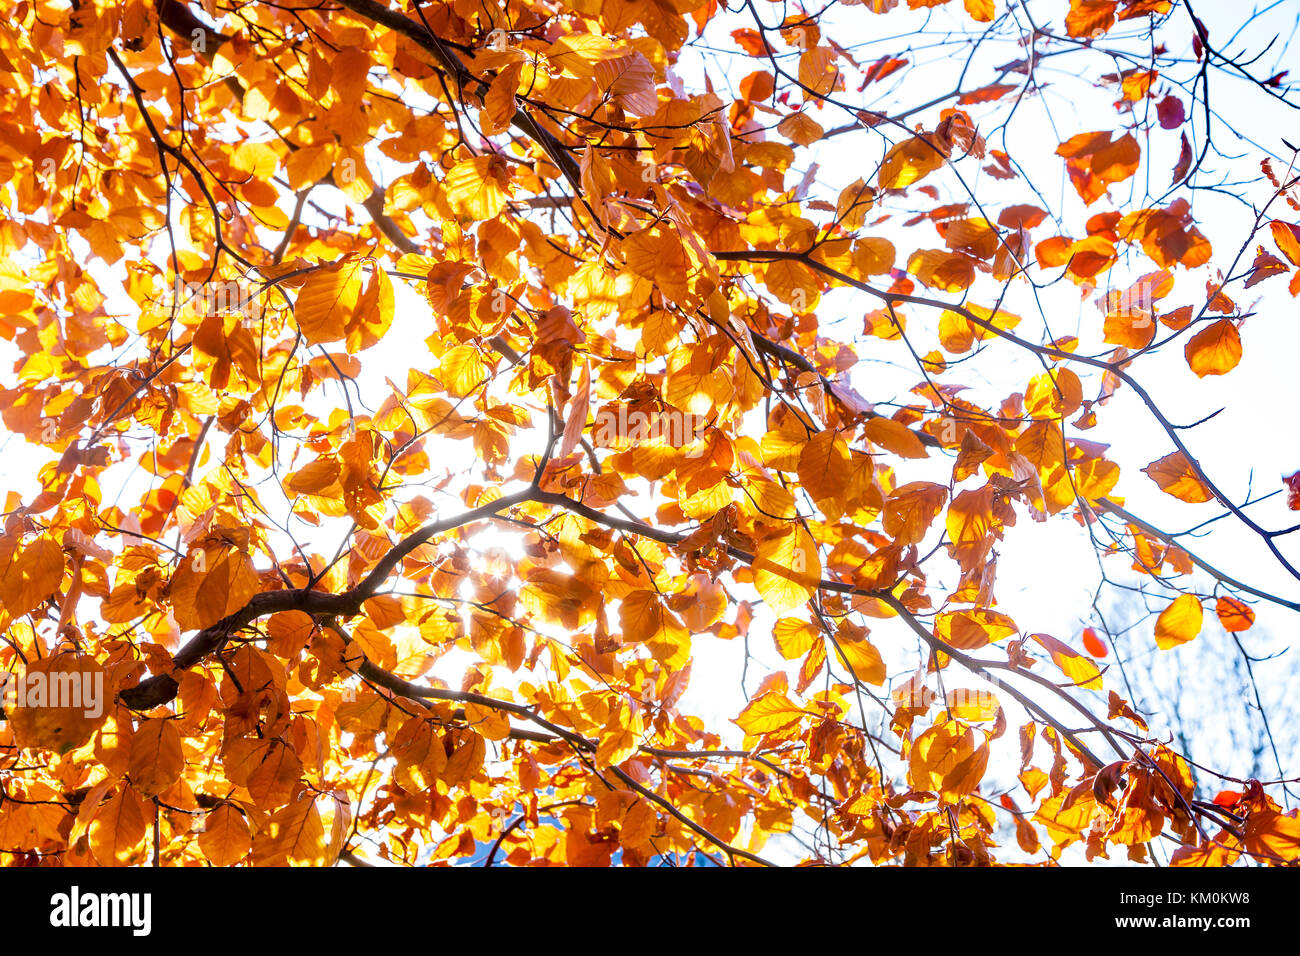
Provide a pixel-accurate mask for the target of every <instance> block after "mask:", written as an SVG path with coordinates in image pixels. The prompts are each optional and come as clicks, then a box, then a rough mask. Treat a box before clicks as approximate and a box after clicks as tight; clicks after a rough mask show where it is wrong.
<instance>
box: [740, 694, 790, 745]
mask: <svg viewBox="0 0 1300 956" xmlns="http://www.w3.org/2000/svg"><path fill="white" fill-rule="evenodd" d="M804 716H805V715H804V711H803V710H802V709H801V708H800V707H799V706H798V705H796V704H795V703H794V702H793V701H791V700H790V698H788V697H786V696H785V694H782V693H779V692H777V691H774V690H770V691H768V692H767V693H765V694H760V695H759V696H757V697H755V698H754V699H753V700H751V701H750V702H749V704H748V706H746V707H745V709H744V710H742V711H741V712H740V716H738V717H736V718H735V720H733V721H732V723H734V724H738V725H739V726H740V728H741V729H742V730H743V731H745V733H747V734H751V735H753V736H755V737H759V736H762V735H763V734H770V733H775V732H776V731H778V730H782V729H783V728H786V727H790V726H792V725H793V724H797V723H798V722H799V721H801V720H802V719H803V718H804Z"/></svg>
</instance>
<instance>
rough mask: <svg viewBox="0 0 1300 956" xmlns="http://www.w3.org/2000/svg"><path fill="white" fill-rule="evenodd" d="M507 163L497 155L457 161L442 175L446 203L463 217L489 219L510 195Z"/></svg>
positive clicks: (504, 205)
mask: <svg viewBox="0 0 1300 956" xmlns="http://www.w3.org/2000/svg"><path fill="white" fill-rule="evenodd" d="M509 184H510V167H509V166H508V165H507V163H506V161H505V160H504V159H502V158H501V157H499V156H496V155H487V156H475V157H473V158H472V159H466V160H464V161H462V162H459V163H457V164H456V165H455V166H453V167H452V168H451V169H450V170H448V172H447V175H446V178H444V179H443V181H442V185H443V189H444V190H446V195H447V203H448V205H450V206H451V208H452V211H453V212H455V214H456V216H457V217H458V218H460V219H463V220H470V219H472V220H475V221H482V220H484V219H491V218H492V217H494V216H496V215H497V214H498V213H500V212H501V210H502V209H504V208H505V207H506V200H507V199H509V198H510V194H509V192H508V188H509Z"/></svg>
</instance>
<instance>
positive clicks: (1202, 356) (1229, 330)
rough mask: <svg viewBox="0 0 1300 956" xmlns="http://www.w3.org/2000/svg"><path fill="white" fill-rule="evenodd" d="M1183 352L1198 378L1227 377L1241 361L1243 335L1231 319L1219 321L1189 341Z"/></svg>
mask: <svg viewBox="0 0 1300 956" xmlns="http://www.w3.org/2000/svg"><path fill="white" fill-rule="evenodd" d="M1183 351H1184V353H1185V354H1186V356H1187V364H1188V365H1189V366H1191V369H1192V371H1193V372H1195V373H1196V374H1197V376H1198V377H1200V378H1204V377H1205V376H1207V375H1226V374H1227V373H1228V372H1231V371H1232V370H1233V369H1234V368H1236V367H1237V363H1238V362H1240V361H1241V334H1240V333H1239V332H1238V331H1237V326H1236V325H1235V324H1234V323H1233V322H1232V320H1231V319H1219V321H1217V322H1215V323H1214V324H1212V325H1209V326H1207V327H1206V328H1204V329H1202V330H1201V331H1200V332H1197V333H1196V334H1195V335H1194V336H1192V337H1191V338H1190V339H1188V341H1187V345H1186V346H1185V347H1184V350H1183Z"/></svg>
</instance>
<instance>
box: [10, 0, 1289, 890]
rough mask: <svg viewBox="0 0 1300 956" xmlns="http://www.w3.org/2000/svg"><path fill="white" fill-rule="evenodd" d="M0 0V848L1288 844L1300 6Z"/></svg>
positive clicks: (641, 855)
mask: <svg viewBox="0 0 1300 956" xmlns="http://www.w3.org/2000/svg"><path fill="white" fill-rule="evenodd" d="M1204 6H1206V7H1209V6H1210V5H1209V4H1205V5H1204ZM1232 6H1233V7H1237V6H1239V5H1232ZM7 9H8V10H9V15H8V16H7V17H5V18H4V19H3V21H0V84H3V87H4V88H5V90H6V91H7V92H6V93H5V94H4V98H3V101H2V102H3V112H2V113H0V212H2V215H0V253H3V256H4V258H3V265H2V268H0V334H2V335H3V337H4V339H5V343H6V344H5V345H4V346H3V348H4V349H5V357H6V359H7V360H8V359H12V365H7V366H6V371H5V372H4V374H3V378H2V379H0V385H3V394H2V395H0V405H3V410H2V414H3V422H4V426H5V429H6V430H7V432H9V433H10V435H11V440H10V441H9V442H8V443H7V444H6V445H5V452H4V455H5V458H6V461H5V468H6V473H7V474H9V475H11V476H15V475H17V476H19V477H18V478H14V479H13V486H12V487H11V489H10V490H9V491H8V492H7V497H6V500H5V502H4V509H3V510H4V528H3V536H2V537H0V568H2V569H3V578H2V579H0V628H2V629H3V644H2V645H0V664H3V669H4V671H6V672H8V673H9V674H10V675H11V678H10V679H9V680H8V690H9V691H18V690H20V691H21V692H22V693H20V694H19V693H9V694H7V695H6V697H5V699H4V701H3V706H4V708H5V717H6V718H7V720H6V722H5V723H4V724H3V725H0V860H2V861H4V862H7V863H19V864H27V865H102V866H111V865H130V864H145V863H149V862H154V863H159V864H162V865H201V864H203V863H205V862H207V863H211V864H215V865H221V866H225V865H235V864H254V865H277V864H286V863H293V864H303V865H330V864H333V863H336V862H339V861H344V862H351V863H355V864H362V863H376V862H393V863H399V864H407V865H413V864H425V863H431V862H438V863H444V862H446V863H469V862H473V863H481V864H487V865H505V864H509V865H520V866H525V865H594V866H605V865H611V864H613V865H657V864H662V863H674V864H700V865H716V864H723V865H764V864H791V863H798V862H803V863H820V864H849V863H871V864H907V865H931V866H933V865H938V866H949V865H951V866H967V865H985V864H990V863H1033V864H1039V865H1052V864H1054V863H1057V862H1084V861H1093V860H1098V859H1101V858H1108V859H1112V860H1122V861H1133V862H1138V863H1145V862H1152V861H1155V862H1172V863H1173V864H1175V865H1186V866H1221V865H1228V864H1233V863H1266V864H1293V865H1294V864H1295V863H1296V861H1297V860H1300V818H1298V817H1297V810H1296V809H1295V807H1296V806H1297V804H1296V803H1295V801H1294V799H1293V797H1292V794H1291V792H1290V790H1289V789H1288V788H1289V785H1290V784H1291V783H1292V782H1294V780H1295V779H1296V776H1295V775H1296V773H1297V769H1296V767H1295V766H1294V758H1295V755H1294V754H1289V753H1281V754H1279V753H1277V751H1276V747H1275V748H1274V751H1273V758H1275V762H1276V764H1277V771H1278V772H1277V775H1276V777H1275V778H1273V779H1267V780H1260V779H1255V778H1253V777H1252V778H1243V777H1234V776H1233V772H1232V768H1231V767H1230V766H1227V765H1224V766H1204V765H1201V764H1199V763H1193V762H1192V761H1191V760H1189V757H1188V754H1187V753H1185V752H1183V751H1182V750H1181V749H1180V747H1179V745H1178V742H1177V741H1176V740H1174V739H1171V738H1170V737H1169V736H1166V735H1162V734H1161V733H1160V732H1159V729H1158V727H1157V726H1156V723H1155V721H1154V720H1153V716H1152V714H1150V713H1144V712H1140V711H1139V710H1137V709H1135V708H1134V707H1133V706H1131V703H1130V701H1131V699H1132V696H1133V695H1132V693H1131V692H1130V691H1129V690H1128V689H1127V688H1126V684H1125V681H1126V677H1125V676H1124V674H1123V662H1124V660H1125V658H1126V656H1128V655H1133V654H1136V653H1142V654H1148V653H1149V654H1151V655H1154V658H1153V664H1152V666H1153V667H1158V668H1177V667H1178V666H1179V656H1178V655H1179V651H1178V648H1179V647H1180V646H1181V645H1184V644H1186V643H1187V642H1190V641H1193V640H1194V639H1195V638H1196V637H1197V636H1198V634H1200V633H1201V632H1202V631H1203V630H1206V629H1210V628H1216V629H1221V630H1223V631H1226V632H1227V633H1228V634H1229V635H1230V636H1231V638H1232V642H1233V643H1234V645H1235V647H1236V649H1237V650H1239V651H1240V653H1241V655H1242V662H1243V663H1244V666H1245V670H1246V671H1247V672H1248V673H1249V675H1250V680H1252V681H1253V680H1255V679H1256V677H1257V671H1258V668H1256V669H1252V663H1254V662H1256V661H1257V660H1258V657H1259V656H1260V654H1261V653H1262V651H1261V649H1262V648H1263V647H1264V645H1263V644H1262V643H1261V644H1252V643H1251V642H1252V641H1263V640H1264V638H1263V637H1262V636H1260V635H1261V633H1262V631H1263V630H1264V628H1263V615H1264V614H1265V609H1268V613H1269V614H1273V615H1277V616H1276V617H1273V618H1270V619H1269V620H1271V621H1278V622H1281V623H1282V624H1283V625H1287V624H1289V625H1290V626H1294V617H1292V616H1291V615H1294V613H1295V612H1296V611H1297V610H1300V602H1298V601H1297V600H1296V599H1294V598H1293V597H1292V596H1294V595H1300V570H1298V566H1300V552H1297V551H1296V550H1295V549H1294V547H1293V537H1294V536H1292V537H1288V535H1289V534H1291V533H1292V532H1296V531H1297V530H1300V525H1298V524H1297V523H1296V518H1295V514H1294V512H1295V511H1297V510H1300V473H1296V474H1292V475H1291V476H1290V477H1289V478H1287V477H1284V476H1282V475H1278V474H1276V473H1273V472H1269V473H1254V472H1253V470H1252V460H1251V456H1252V450H1251V449H1250V448H1249V447H1246V446H1243V447H1240V448H1236V449H1233V450H1232V452H1231V454H1226V455H1225V454H1220V453H1219V452H1220V451H1221V449H1217V448H1216V447H1214V446H1213V444H1212V442H1211V441H1207V440H1206V439H1205V437H1204V436H1205V435H1206V434H1207V432H1206V429H1209V428H1213V427H1215V425H1214V421H1213V419H1214V418H1215V416H1216V415H1217V414H1218V412H1216V411H1215V409H1216V408H1227V409H1229V411H1228V412H1227V413H1226V414H1227V415H1231V414H1232V413H1233V412H1232V410H1233V409H1236V408H1237V407H1238V405H1239V404H1240V403H1241V402H1242V401H1248V402H1249V401H1253V399H1244V398H1243V396H1245V395H1247V394H1248V393H1247V392H1246V391H1243V390H1244V389H1248V388H1255V389H1257V390H1258V389H1268V390H1271V391H1269V392H1268V394H1269V395H1271V398H1272V405H1271V410H1270V411H1268V412H1258V410H1256V413H1257V414H1263V415H1270V414H1272V415H1278V416H1281V415H1285V414H1286V413H1285V412H1284V409H1285V408H1286V407H1289V397H1288V396H1287V395H1286V394H1285V393H1286V392H1288V391H1289V386H1290V384H1291V383H1290V382H1289V381H1287V380H1285V378H1284V377H1283V376H1282V375H1275V376H1272V377H1268V376H1261V375H1259V373H1258V372H1254V373H1252V372H1249V371H1248V367H1249V362H1251V361H1254V360H1256V359H1257V360H1258V361H1260V362H1264V361H1265V360H1266V359H1267V358H1268V354H1267V353H1268V352H1269V348H1268V347H1267V346H1264V347H1261V349H1260V351H1259V352H1257V353H1256V355H1254V356H1252V354H1251V345H1252V342H1253V341H1256V340H1254V339H1252V333H1254V332H1255V330H1256V329H1257V328H1258V329H1260V331H1259V333H1258V334H1259V335H1260V336H1266V337H1267V336H1273V335H1276V334H1278V333H1276V332H1274V331H1272V330H1273V329H1275V328H1276V327H1277V326H1278V325H1280V324H1283V323H1284V321H1285V317H1286V316H1287V315H1288V314H1289V317H1290V318H1292V319H1293V318H1294V315H1295V297H1296V296H1297V295H1298V294H1300V224H1297V222H1296V220H1297V219H1298V218H1300V190H1298V189H1297V170H1296V168H1295V162H1294V161H1295V159H1296V155H1295V150H1294V149H1293V148H1292V147H1291V146H1290V145H1289V144H1287V143H1286V142H1285V141H1279V140H1278V139H1277V137H1276V134H1277V132H1278V130H1277V128H1276V127H1274V128H1272V129H1271V130H1270V131H1269V135H1271V136H1272V137H1273V138H1272V139H1267V140H1265V139H1262V138H1260V137H1259V136H1258V135H1257V134H1256V133H1254V132H1252V131H1251V130H1249V129H1247V128H1246V127H1247V126H1248V124H1249V122H1250V117H1251V115H1252V111H1255V112H1256V113H1258V115H1265V113H1264V112H1263V111H1279V112H1273V113H1268V114H1267V115H1284V116H1288V117H1290V118H1292V119H1293V118H1294V117H1295V115H1296V113H1295V111H1296V109H1297V108H1298V104H1300V96H1298V95H1297V94H1294V93H1292V92H1291V89H1290V87H1289V86H1288V85H1287V77H1286V74H1285V71H1282V70H1271V69H1268V64H1271V63H1274V62H1277V61H1278V59H1279V58H1280V57H1281V56H1282V55H1283V53H1284V52H1285V51H1284V50H1283V49H1282V48H1281V46H1280V41H1279V45H1278V46H1276V47H1275V46H1272V45H1269V44H1267V42H1266V41H1267V37H1265V42H1264V43H1261V44H1260V47H1261V48H1262V50H1261V49H1253V48H1249V46H1248V44H1247V43H1246V42H1245V41H1243V40H1242V39H1241V38H1242V37H1243V36H1244V37H1251V36H1254V35H1255V33H1252V32H1251V31H1256V32H1258V29H1257V28H1259V27H1260V23H1259V22H1257V21H1258V20H1259V19H1260V18H1261V17H1263V18H1265V19H1267V18H1268V17H1273V18H1277V20H1278V29H1276V30H1270V29H1269V28H1268V24H1267V23H1266V24H1264V33H1265V34H1268V35H1272V34H1273V33H1281V34H1282V35H1283V36H1285V35H1286V33H1287V31H1288V30H1290V29H1291V28H1292V26H1293V25H1292V24H1291V23H1290V22H1289V21H1287V20H1286V14H1284V13H1280V12H1277V11H1274V12H1271V13H1265V14H1259V15H1255V14H1251V13H1250V12H1249V11H1247V10H1245V8H1244V7H1242V8H1241V9H1233V10H1228V9H1226V5H1225V9H1216V10H1214V11H1213V16H1210V14H1209V13H1207V12H1202V11H1198V10H1196V9H1195V8H1194V6H1193V4H1191V3H1186V2H1184V3H1176V2H1174V0H1069V2H1066V0H1030V2H1019V0H964V2H963V0H905V2H904V0H856V2H850V0H843V2H834V0H832V2H830V3H828V4H826V5H822V4H820V3H817V4H810V5H807V6H803V7H800V6H798V5H796V4H790V3H775V2H770V0H725V2H724V0H406V2H401V3H399V2H398V0H391V2H389V0H332V2H315V0H285V2H277V3H270V2H263V0H246V2H245V0H240V2H227V0H201V2H199V0H194V2H187V0H126V2H108V0H22V2H18V3H13V4H9V5H7ZM1270 9H1272V8H1270ZM1234 17H1235V18H1236V20H1235V21H1233V19H1232V18H1234ZM1243 31H1244V32H1243ZM1266 340H1267V341H1270V342H1271V341H1275V339H1272V338H1267V339H1259V340H1258V341H1266ZM1239 365H1241V366H1242V367H1241V368H1240V369H1238V371H1237V374H1236V375H1234V374H1232V373H1233V372H1234V369H1237V367H1238V366H1239ZM1262 367H1263V366H1262V365H1261V366H1258V367H1257V368H1262ZM1243 373H1244V375H1243ZM1243 378H1245V379H1249V380H1250V381H1242V380H1243ZM1234 382H1236V383H1240V384H1239V385H1234ZM1257 393H1258V392H1256V393H1249V394H1257ZM1244 411H1247V412H1248V411H1249V410H1248V409H1246V410H1244ZM1287 429H1289V430H1290V431H1289V437H1291V438H1292V439H1293V438H1294V426H1293V425H1283V424H1281V423H1279V425H1278V427H1277V429H1276V430H1275V435H1274V438H1273V442H1276V443H1278V444H1279V445H1281V444H1284V439H1285V437H1287V434H1288V432H1287ZM1121 447H1122V448H1123V449H1125V451H1124V452H1123V454H1121V453H1120V452H1119V451H1118V449H1120V448H1121ZM1130 454H1135V455H1139V456H1140V460H1137V459H1132V460H1130V458H1129V457H1126V456H1128V455H1130ZM1292 467H1293V468H1294V467H1296V466H1295V465H1294V463H1293V465H1292ZM1153 495H1154V496H1157V498H1156V499H1153V497H1152V496H1153ZM1153 500H1156V505H1154V506H1152V507H1154V508H1155V509H1156V510H1154V511H1153V510H1150V509H1148V508H1143V507H1140V506H1141V505H1142V504H1143V503H1150V502H1152V501H1153ZM1270 509H1271V510H1270ZM1225 529H1230V530H1225ZM1232 535H1236V536H1235V537H1233V536H1232ZM1058 542H1069V543H1068V544H1061V545H1060V546H1059V547H1058V545H1057V544H1056V543H1058ZM1071 547H1078V548H1082V549H1083V550H1084V551H1085V553H1086V555H1087V557H1088V559H1089V560H1090V561H1091V568H1092V571H1091V572H1089V574H1091V577H1089V578H1087V579H1086V580H1084V581H1083V585H1082V586H1084V587H1086V588H1092V587H1094V586H1095V588H1096V591H1097V594H1098V595H1102V594H1105V593H1112V594H1129V595H1136V596H1137V597H1138V598H1139V599H1140V600H1141V601H1143V602H1145V604H1144V606H1145V607H1146V608H1147V610H1148V611H1149V616H1148V617H1145V618H1143V619H1141V621H1140V622H1139V624H1138V625H1136V626H1135V627H1133V628H1130V629H1126V630H1125V631H1124V632H1123V633H1117V632H1115V630H1113V629H1112V628H1110V627H1109V626H1108V619H1107V616H1106V613H1105V608H1104V604H1103V602H1102V600H1101V599H1100V598H1099V599H1097V600H1093V601H1092V602H1091V612H1090V613H1091V617H1090V618H1089V619H1088V620H1087V621H1086V622H1080V626H1079V627H1077V628H1073V627H1069V628H1068V630H1067V631H1062V630H1061V627H1060V625H1059V622H1058V621H1057V620H1056V619H1055V618H1053V617H1052V612H1051V609H1050V607H1049V606H1048V605H1049V604H1050V602H1051V601H1052V600H1053V594H1054V593H1056V592H1059V593H1060V594H1064V589H1065V588H1066V587H1067V578H1072V576H1073V575H1074V574H1075V572H1074V571H1072V570H1071V571H1069V572H1067V570H1066V568H1067V563H1066V562H1067V559H1066V557H1065V554H1066V551H1067V550H1068V548H1071ZM1288 549H1290V550H1288ZM999 560H1001V562H1002V564H1003V568H1004V572H1003V574H1002V575H1001V576H999V575H998V573H997V571H998V563H999ZM1083 566H1084V567H1085V568H1086V567H1087V564H1086V563H1085V564H1084V565H1083ZM1069 567H1070V568H1074V567H1076V565H1069ZM1080 580H1083V579H1082V578H1080ZM1029 590H1032V591H1035V592H1037V603H1036V604H1035V603H1033V602H1032V601H1029V602H1028V603H1027V602H1026V599H1025V597H1024V592H1026V591H1029ZM1000 598H1001V601H1000V600H999V599H1000ZM1059 600H1061V601H1064V600H1065V598H1064V597H1061V598H1059ZM1013 609H1014V613H1015V616H1014V617H1013V615H1012V613H1011V611H1012V610H1013ZM1257 611H1258V613H1259V614H1260V615H1261V625H1260V626H1258V627H1253V625H1255V623H1256V616H1257ZM1036 617H1037V618H1039V620H1035V619H1034V618H1036ZM1049 618H1050V619H1051V623H1044V621H1045V620H1048V619H1049ZM1085 624H1086V626H1084V625H1085ZM1049 631H1055V633H1049ZM1281 666H1284V667H1285V666H1286V665H1285V664H1283V665H1281ZM95 687H102V689H103V690H102V700H100V701H99V703H100V705H101V706H93V704H94V700H91V699H90V695H92V693H93V690H92V689H93V688H95ZM37 690H41V693H37ZM60 691H62V692H65V696H64V697H62V698H60V697H59V692H60ZM73 692H77V693H80V695H81V696H80V697H79V698H78V699H76V700H73V699H72V697H70V696H67V694H68V693H73ZM88 700H89V703H88ZM1184 706H1186V705H1185V704H1184ZM1261 707H1262V705H1261ZM1264 716H1265V717H1266V716H1267V714H1266V713H1265V714H1264ZM1252 726H1254V725H1252ZM1262 728H1263V729H1262V730H1261V731H1260V732H1261V733H1268V732H1269V731H1268V723H1267V720H1266V719H1265V720H1264V722H1263V724H1262ZM1259 749H1260V752H1263V747H1262V744H1261V748H1259ZM1288 775H1289V776H1288Z"/></svg>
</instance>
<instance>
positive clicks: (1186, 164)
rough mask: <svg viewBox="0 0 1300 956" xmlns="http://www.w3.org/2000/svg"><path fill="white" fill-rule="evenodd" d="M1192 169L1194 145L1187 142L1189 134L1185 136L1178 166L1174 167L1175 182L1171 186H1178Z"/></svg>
mask: <svg viewBox="0 0 1300 956" xmlns="http://www.w3.org/2000/svg"><path fill="white" fill-rule="evenodd" d="M1191 168H1192V144H1191V143H1189V142H1188V141H1187V134H1186V133H1184V134H1183V148H1182V150H1181V151H1180V152H1179V154H1178V165H1177V166H1175V167H1174V181H1173V183H1172V184H1171V185H1174V186H1177V185H1178V184H1179V183H1181V182H1182V181H1183V180H1184V179H1186V178H1187V173H1188V172H1189V171H1190V170H1191Z"/></svg>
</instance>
